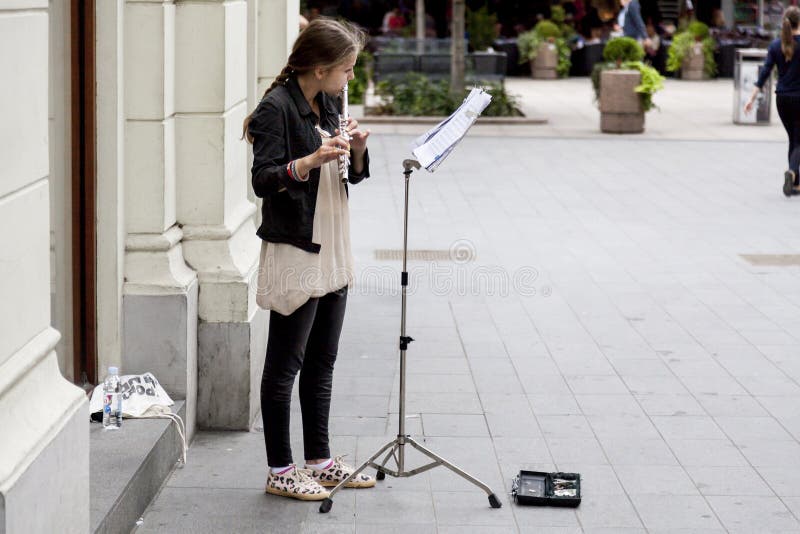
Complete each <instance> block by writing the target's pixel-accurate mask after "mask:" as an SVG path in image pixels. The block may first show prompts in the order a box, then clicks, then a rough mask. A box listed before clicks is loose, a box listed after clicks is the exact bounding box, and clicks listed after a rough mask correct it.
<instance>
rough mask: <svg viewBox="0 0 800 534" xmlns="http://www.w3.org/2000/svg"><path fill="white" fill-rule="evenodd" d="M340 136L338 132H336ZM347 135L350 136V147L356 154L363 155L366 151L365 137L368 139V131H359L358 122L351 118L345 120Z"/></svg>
mask: <svg viewBox="0 0 800 534" xmlns="http://www.w3.org/2000/svg"><path fill="white" fill-rule="evenodd" d="M336 133H337V134H340V133H341V132H339V130H338V129H337V130H336ZM347 133H348V134H349V135H350V147H351V148H352V149H353V152H355V153H356V154H363V153H364V151H365V150H367V137H369V130H359V129H358V121H357V120H355V119H354V118H353V117H348V119H347Z"/></svg>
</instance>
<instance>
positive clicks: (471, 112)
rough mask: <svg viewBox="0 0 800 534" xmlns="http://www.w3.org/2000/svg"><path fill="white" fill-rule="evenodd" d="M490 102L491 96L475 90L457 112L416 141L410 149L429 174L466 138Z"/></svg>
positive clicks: (481, 90) (477, 89)
mask: <svg viewBox="0 0 800 534" xmlns="http://www.w3.org/2000/svg"><path fill="white" fill-rule="evenodd" d="M491 100H492V96H491V95H490V94H489V93H487V92H486V91H484V90H483V89H480V88H478V87H474V88H473V89H472V90H471V91H470V93H469V95H467V98H465V99H464V102H462V104H461V105H460V106H459V107H458V109H457V110H455V111H454V112H453V113H452V114H451V115H450V116H449V117H447V118H446V119H445V120H443V121H442V122H440V123H439V124H437V125H436V126H434V127H433V128H431V129H430V130H428V131H427V132H425V133H424V134H422V135H421V136H419V137H418V138H417V139H415V140H414V142H413V143H412V145H411V146H412V150H411V152H412V153H413V154H414V157H416V158H417V160H418V161H419V162H420V164H421V165H422V166H423V167H425V169H426V170H427V171H428V172H433V171H435V170H436V169H437V167H439V165H441V164H442V162H443V161H444V160H445V159H446V158H447V156H449V155H450V153H451V152H452V151H453V149H454V148H455V146H456V145H457V144H458V143H459V141H461V139H463V138H464V136H465V135H467V131H468V130H469V129H470V127H471V126H472V125H473V124H474V123H475V121H476V120H477V119H478V117H479V116H480V114H481V113H483V110H484V109H486V106H488V105H489V102H490V101H491Z"/></svg>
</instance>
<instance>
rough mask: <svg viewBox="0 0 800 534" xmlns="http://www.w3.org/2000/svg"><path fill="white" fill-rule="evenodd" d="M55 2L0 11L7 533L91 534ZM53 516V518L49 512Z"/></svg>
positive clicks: (0, 328)
mask: <svg viewBox="0 0 800 534" xmlns="http://www.w3.org/2000/svg"><path fill="white" fill-rule="evenodd" d="M48 42H49V39H48V2H47V0H14V1H12V2H10V3H9V2H5V3H3V5H2V6H1V7H0V50H3V52H2V53H0V73H2V75H3V82H2V83H0V108H1V109H2V117H3V119H2V120H3V127H2V129H1V130H0V132H1V133H0V140H2V142H0V161H2V162H3V163H2V165H0V228H2V229H3V231H2V232H0V295H2V296H3V305H2V306H0V429H2V430H0V434H2V438H0V532H9V533H10V532H86V531H87V530H88V528H89V422H88V409H87V401H86V397H85V395H84V393H83V391H82V390H80V389H79V388H77V387H75V386H73V385H72V384H70V383H69V382H68V381H67V380H65V379H64V377H63V376H62V374H61V372H60V371H59V367H58V360H57V356H56V352H55V346H56V344H57V343H58V340H59V333H58V331H56V330H54V329H53V328H51V327H50V216H49V215H50V213H49V212H50V208H49V184H48V174H49V168H48V160H49V155H48V136H47V132H48ZM43 511H46V513H43Z"/></svg>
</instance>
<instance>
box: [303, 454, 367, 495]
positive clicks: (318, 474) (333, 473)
mask: <svg viewBox="0 0 800 534" xmlns="http://www.w3.org/2000/svg"><path fill="white" fill-rule="evenodd" d="M342 458H343V457H342V456H337V457H336V458H334V459H333V461H332V462H331V465H330V466H329V467H328V468H326V469H313V468H312V469H310V471H311V477H312V478H313V479H314V480H315V481H316V482H317V483H318V484H319V485H320V486H323V487H326V488H332V487H334V486H338V485H339V483H340V482H341V481H342V480H344V479H346V478H347V477H348V476H350V473H352V472H353V471H355V468H354V467H351V466H349V465H347V464H346V463H344V462H343V461H342ZM374 485H375V479H374V478H373V477H371V476H369V475H367V474H365V473H359V474H358V475H356V476H355V477H353V479H351V480H349V481H348V482H347V484H345V485H344V487H345V488H371V487H373V486H374Z"/></svg>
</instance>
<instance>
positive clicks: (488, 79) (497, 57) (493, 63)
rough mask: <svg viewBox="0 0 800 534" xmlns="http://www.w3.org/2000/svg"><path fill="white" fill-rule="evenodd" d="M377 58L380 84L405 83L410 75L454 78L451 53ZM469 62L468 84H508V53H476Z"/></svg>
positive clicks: (376, 73) (375, 74)
mask: <svg viewBox="0 0 800 534" xmlns="http://www.w3.org/2000/svg"><path fill="white" fill-rule="evenodd" d="M374 57H375V62H374V63H373V73H372V76H373V80H374V81H375V82H376V83H378V82H381V81H393V80H398V79H402V78H403V77H404V76H405V75H406V74H407V73H409V72H418V73H421V74H424V75H425V76H427V77H428V78H429V79H431V80H446V79H448V78H449V77H450V58H451V56H450V53H428V54H420V55H417V54H413V53H385V52H378V53H376V54H375V56H374ZM465 59H466V74H465V78H466V81H467V82H468V83H481V82H484V83H494V84H502V83H503V82H504V81H505V73H506V65H507V61H508V56H507V55H506V53H505V52H472V53H470V54H467V55H466V58H465Z"/></svg>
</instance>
